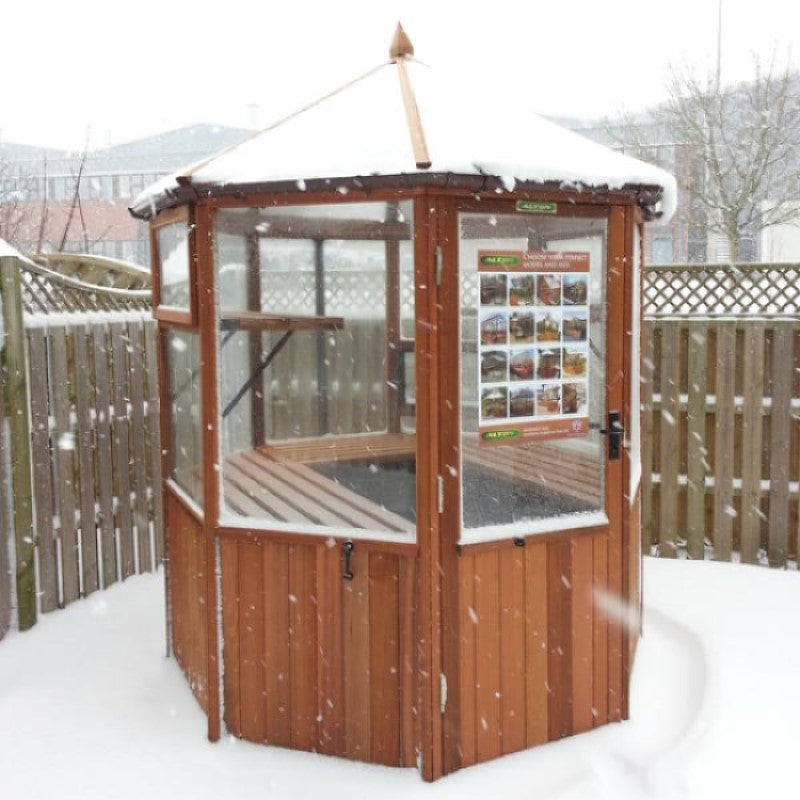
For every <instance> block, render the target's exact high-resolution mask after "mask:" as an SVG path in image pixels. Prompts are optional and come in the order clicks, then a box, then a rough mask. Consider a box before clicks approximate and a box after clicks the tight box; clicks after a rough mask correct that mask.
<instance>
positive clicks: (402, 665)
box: [222, 534, 419, 766]
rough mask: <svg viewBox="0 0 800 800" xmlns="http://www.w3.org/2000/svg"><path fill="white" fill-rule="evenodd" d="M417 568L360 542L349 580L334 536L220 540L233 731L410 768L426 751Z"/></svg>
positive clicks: (228, 716) (228, 715)
mask: <svg viewBox="0 0 800 800" xmlns="http://www.w3.org/2000/svg"><path fill="white" fill-rule="evenodd" d="M414 563H415V562H414V559H413V557H410V556H405V555H398V554H391V553H383V552H380V551H377V550H376V549H375V548H367V547H361V546H359V545H358V544H357V545H356V548H355V549H354V551H353V554H352V558H351V569H352V571H353V574H354V577H353V580H352V581H348V580H345V579H343V578H342V563H341V547H340V544H339V543H337V544H336V545H332V544H331V543H330V542H321V543H319V542H309V543H308V544H306V543H304V542H302V541H294V542H292V543H291V544H286V543H283V542H279V541H274V540H273V539H271V538H270V536H269V534H263V535H262V534H253V535H248V534H242V535H241V536H240V535H223V537H222V572H223V575H222V596H223V597H222V608H223V614H222V623H223V634H224V642H225V646H224V650H223V656H224V665H223V683H224V692H223V696H224V702H225V708H224V710H223V714H224V720H225V725H226V727H227V729H228V731H229V732H230V733H232V734H233V735H236V736H240V737H242V738H245V739H248V740H250V741H256V742H260V741H264V742H267V743H268V744H272V745H277V746H283V747H292V748H294V749H299V750H310V751H319V752H323V753H327V754H330V755H338V756H345V757H348V758H353V759H357V760H361V761H374V762H378V763H382V764H386V765H389V766H401V765H402V766H413V765H414V763H415V761H416V753H417V750H418V747H419V743H418V738H419V737H418V732H417V731H415V725H414V720H415V718H416V716H417V714H418V711H417V708H416V698H417V685H416V680H417V676H418V669H417V664H416V659H415V652H416V646H417V637H416V632H415V630H414V627H413V626H414V624H415V614H414V604H415V602H416V591H417V589H416V579H415V574H414ZM237 592H238V600H237V597H236V596H235V593H237ZM231 706H233V707H231Z"/></svg>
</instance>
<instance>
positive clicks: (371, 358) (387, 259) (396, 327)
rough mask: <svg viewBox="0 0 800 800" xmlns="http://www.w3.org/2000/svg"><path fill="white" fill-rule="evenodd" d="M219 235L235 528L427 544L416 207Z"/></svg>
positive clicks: (254, 215) (242, 216)
mask: <svg viewBox="0 0 800 800" xmlns="http://www.w3.org/2000/svg"><path fill="white" fill-rule="evenodd" d="M213 225H214V260H215V269H216V270H217V286H218V287H219V289H218V304H219V320H220V323H219V330H218V340H217V346H218V348H219V365H220V366H219V371H220V374H219V391H220V412H221V417H222V419H221V450H222V455H223V459H224V461H223V470H222V472H223V475H222V480H223V485H222V495H223V498H224V503H223V511H222V515H223V522H224V523H225V524H245V523H246V524H249V525H255V524H260V526H261V527H271V528H276V529H285V530H297V531H319V530H320V529H322V530H331V529H338V530H344V531H347V532H348V533H352V532H356V533H358V531H375V532H379V533H389V534H394V535H399V536H403V537H405V536H413V532H414V528H415V520H416V436H415V407H414V403H413V390H414V383H413V332H414V262H413V230H412V204H411V203H410V202H404V203H398V202H388V203H387V202H382V203H358V204H342V205H319V206H302V207H298V206H292V207H281V208H261V209H234V210H220V211H217V212H216V213H215V215H214V222H213ZM409 364H410V365H411V367H410V369H409ZM259 521H260V522H259Z"/></svg>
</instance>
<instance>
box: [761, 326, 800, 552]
mask: <svg viewBox="0 0 800 800" xmlns="http://www.w3.org/2000/svg"><path fill="white" fill-rule="evenodd" d="M792 327H793V324H792V323H791V322H778V323H776V327H775V332H774V334H773V340H772V363H773V371H772V416H771V419H770V422H771V432H770V476H769V541H768V545H767V558H768V560H769V565H770V566H771V567H784V566H785V565H786V547H787V542H788V535H789V508H788V506H789V458H790V447H789V444H790V429H791V425H792V414H791V399H792V378H793V374H794V358H793V352H792V351H793V345H794V340H793V336H792Z"/></svg>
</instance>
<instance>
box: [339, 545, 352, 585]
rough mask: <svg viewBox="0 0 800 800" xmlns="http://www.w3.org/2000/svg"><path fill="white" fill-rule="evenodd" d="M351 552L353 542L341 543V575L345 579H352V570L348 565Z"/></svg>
mask: <svg viewBox="0 0 800 800" xmlns="http://www.w3.org/2000/svg"><path fill="white" fill-rule="evenodd" d="M352 554H353V543H352V542H351V541H349V540H348V541H346V542H345V543H344V544H343V545H342V577H343V578H344V579H345V580H346V581H351V580H353V577H354V576H353V570H352V568H351V567H350V556H351V555H352Z"/></svg>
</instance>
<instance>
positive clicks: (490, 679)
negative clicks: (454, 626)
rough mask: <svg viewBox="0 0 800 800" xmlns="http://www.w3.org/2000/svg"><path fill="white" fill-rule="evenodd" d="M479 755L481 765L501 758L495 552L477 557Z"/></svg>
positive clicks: (498, 635)
mask: <svg viewBox="0 0 800 800" xmlns="http://www.w3.org/2000/svg"><path fill="white" fill-rule="evenodd" d="M475 571H476V575H477V576H479V579H478V580H476V581H475V613H476V614H477V616H478V623H477V631H476V651H477V658H476V663H475V689H476V691H475V717H476V751H477V758H478V761H487V760H488V759H490V758H495V757H497V756H498V755H500V753H501V752H502V751H501V745H500V736H501V727H500V614H499V607H500V596H499V593H500V588H499V573H498V556H497V553H496V552H489V553H481V554H480V555H477V556H476V557H475Z"/></svg>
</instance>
